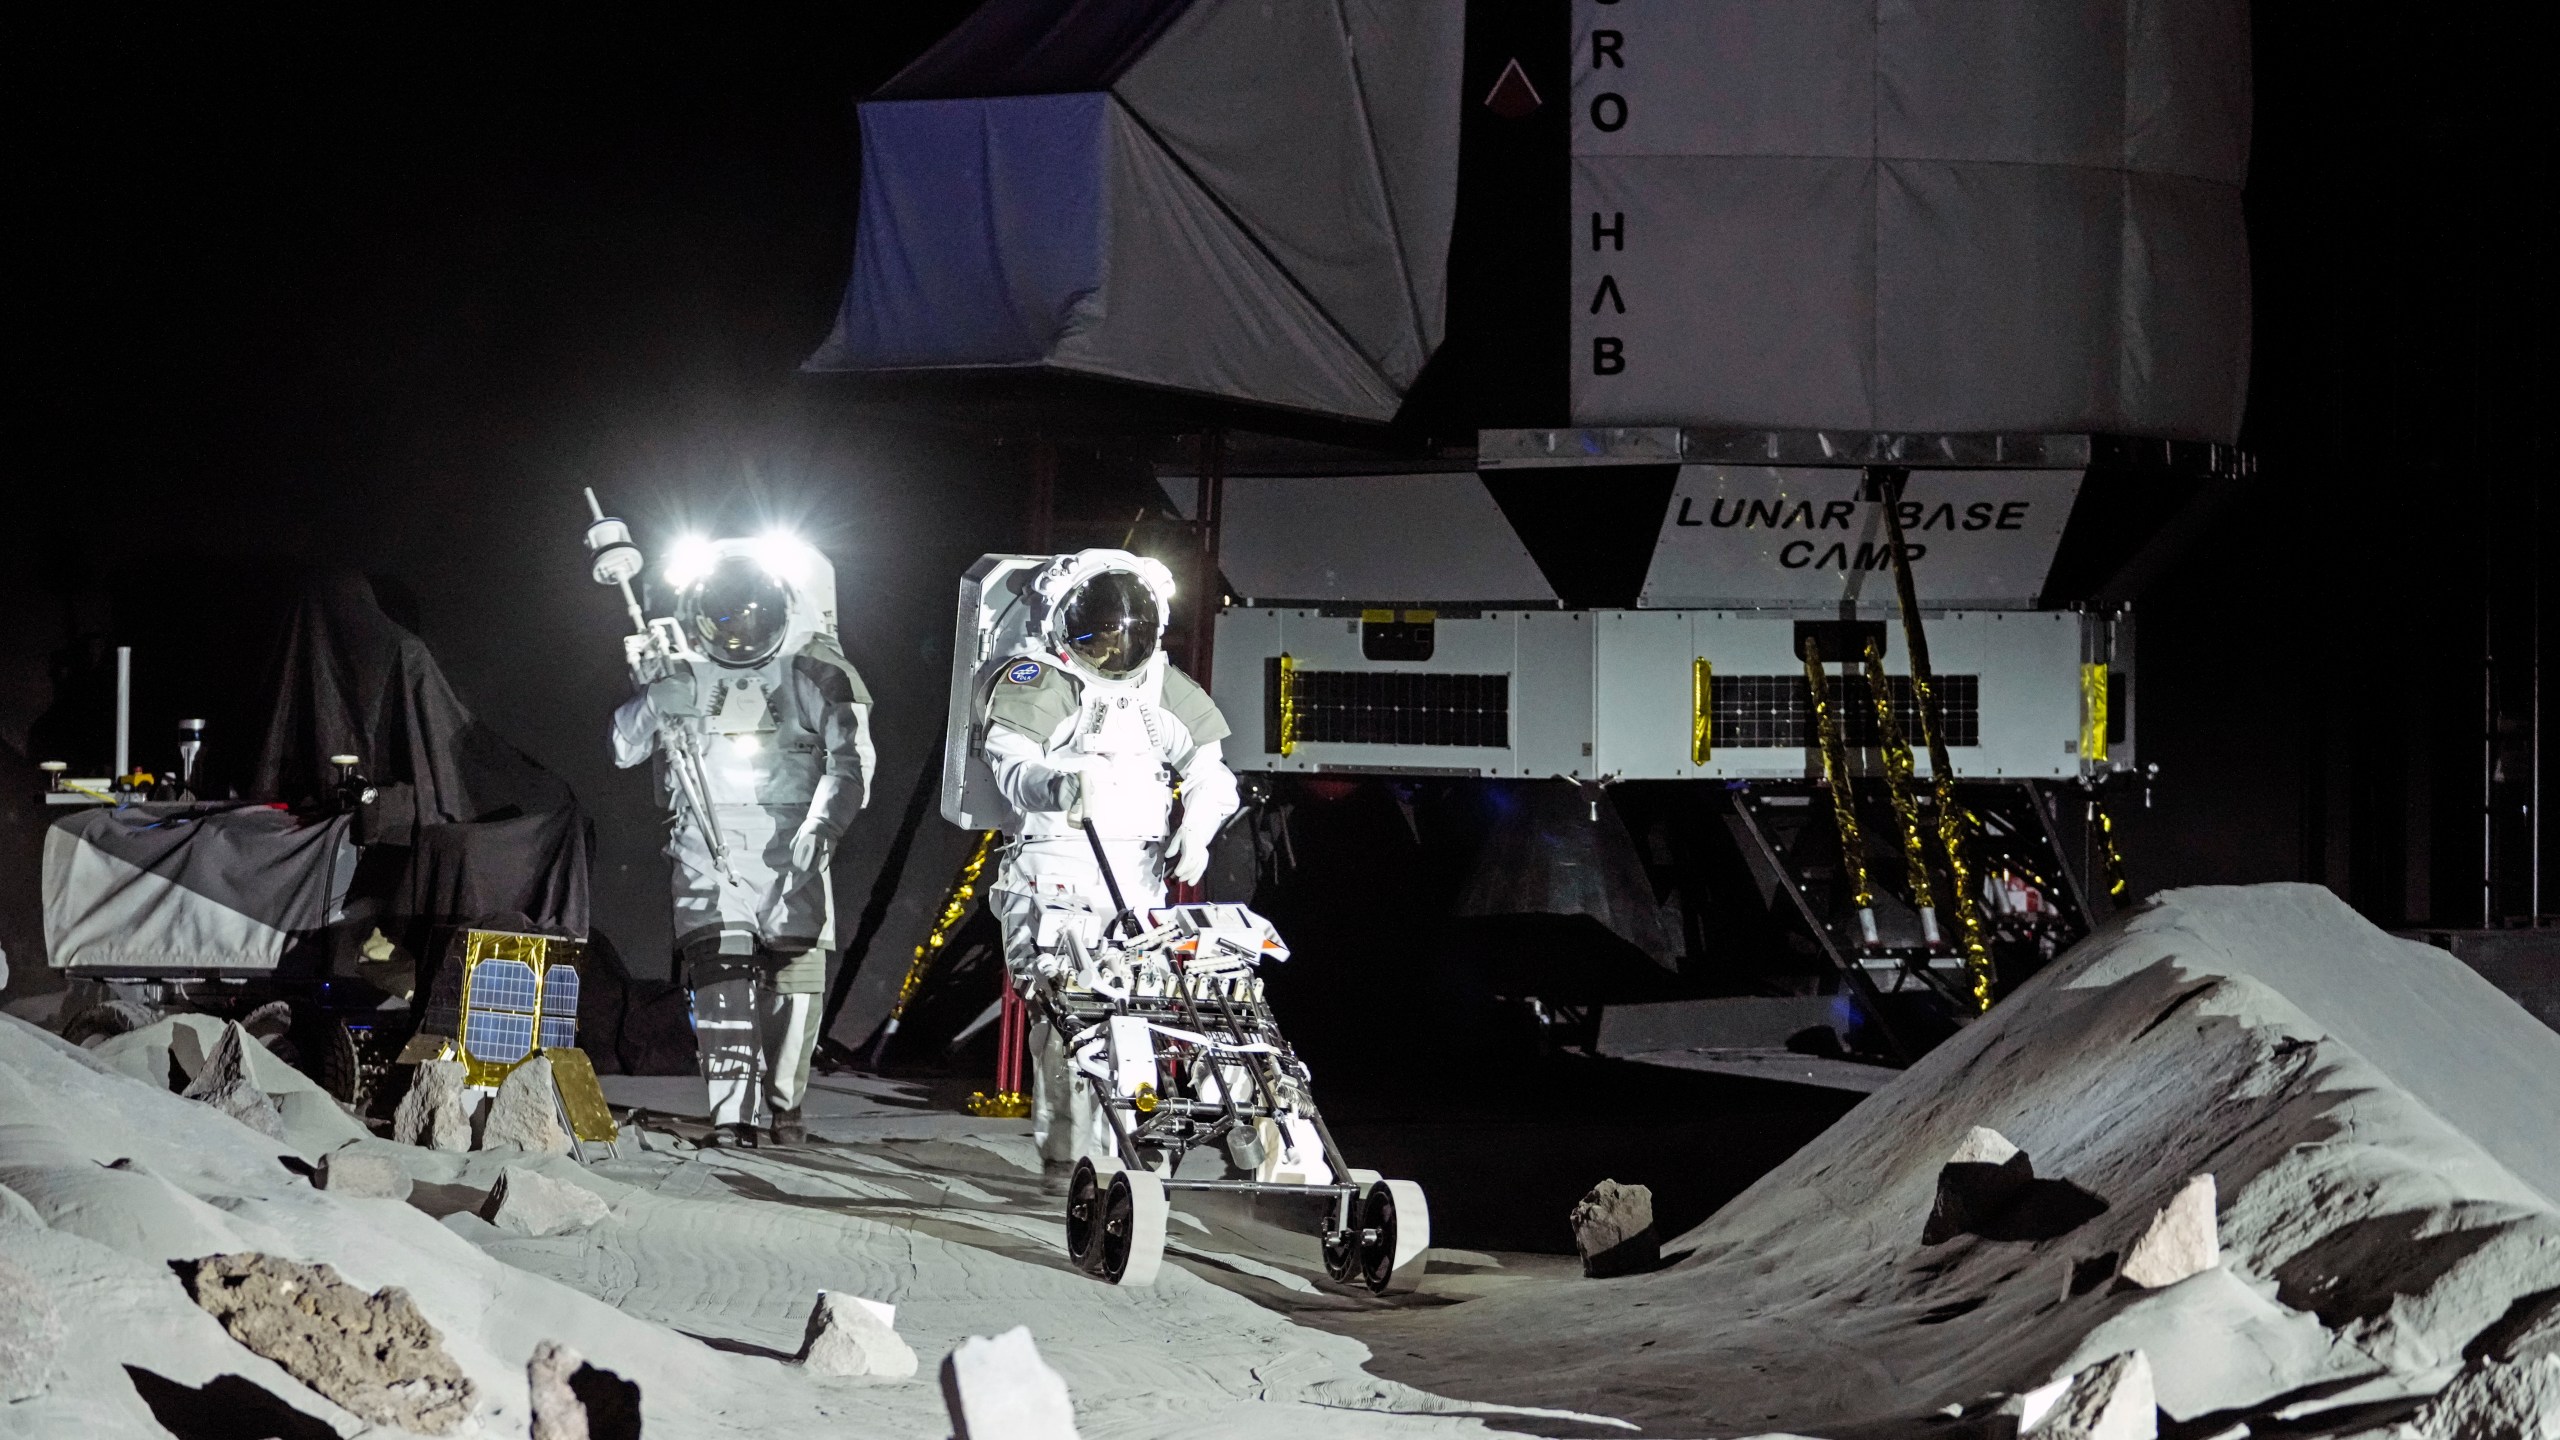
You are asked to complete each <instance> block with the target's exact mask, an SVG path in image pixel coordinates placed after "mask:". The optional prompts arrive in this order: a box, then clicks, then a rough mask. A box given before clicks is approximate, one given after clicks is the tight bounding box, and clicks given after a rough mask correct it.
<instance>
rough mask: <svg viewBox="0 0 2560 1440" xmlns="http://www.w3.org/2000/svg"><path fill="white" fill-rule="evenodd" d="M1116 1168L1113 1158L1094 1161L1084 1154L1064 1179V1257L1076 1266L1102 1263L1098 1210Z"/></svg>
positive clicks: (1100, 1215)
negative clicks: (1066, 1179)
mask: <svg viewBox="0 0 2560 1440" xmlns="http://www.w3.org/2000/svg"><path fill="white" fill-rule="evenodd" d="M1119 1168H1120V1165H1119V1162H1117V1161H1113V1160H1103V1161H1096V1160H1095V1159H1094V1158H1093V1157H1092V1156H1089V1155H1088V1156H1086V1157H1084V1158H1083V1159H1080V1160H1078V1161H1076V1173H1075V1178H1074V1179H1072V1180H1069V1181H1068V1182H1067V1258H1068V1259H1070V1260H1073V1261H1075V1262H1076V1268H1077V1269H1079V1270H1091V1269H1093V1268H1094V1267H1095V1266H1097V1265H1100V1264H1101V1263H1102V1247H1101V1245H1100V1244H1098V1243H1097V1242H1098V1241H1099V1240H1100V1239H1101V1238H1102V1218H1103V1216H1102V1212H1103V1207H1104V1206H1105V1205H1106V1204H1107V1203H1108V1202H1109V1199H1110V1197H1109V1196H1108V1195H1107V1194H1106V1193H1105V1192H1106V1191H1107V1190H1108V1189H1109V1188H1110V1185H1111V1175H1112V1172H1114V1171H1116V1170H1118V1169H1119Z"/></svg>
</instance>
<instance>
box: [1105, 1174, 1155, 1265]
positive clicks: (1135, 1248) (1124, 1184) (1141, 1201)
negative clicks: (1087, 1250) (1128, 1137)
mask: <svg viewBox="0 0 2560 1440" xmlns="http://www.w3.org/2000/svg"><path fill="white" fill-rule="evenodd" d="M1165 1214H1166V1210H1165V1198H1164V1182H1162V1181H1160V1180H1158V1179H1157V1178H1156V1177H1155V1175H1154V1173H1153V1172H1151V1171H1146V1170H1117V1171H1114V1172H1112V1175H1111V1188H1110V1189H1109V1190H1108V1191H1106V1192H1105V1193H1104V1195H1103V1202H1102V1234H1101V1236H1100V1238H1099V1239H1098V1240H1097V1241H1096V1242H1095V1246H1094V1248H1095V1249H1096V1250H1097V1251H1098V1252H1099V1254H1098V1256H1097V1261H1096V1263H1095V1265H1094V1267H1093V1269H1094V1273H1095V1274H1097V1275H1100V1276H1101V1277H1102V1278H1103V1279H1105V1280H1108V1281H1110V1282H1111V1283H1112V1284H1114V1285H1127V1286H1133V1287H1134V1286H1140V1285H1153V1284H1154V1283H1156V1271H1157V1270H1158V1269H1159V1268H1160V1267H1161V1266H1162V1265H1163V1264H1164V1223H1165Z"/></svg>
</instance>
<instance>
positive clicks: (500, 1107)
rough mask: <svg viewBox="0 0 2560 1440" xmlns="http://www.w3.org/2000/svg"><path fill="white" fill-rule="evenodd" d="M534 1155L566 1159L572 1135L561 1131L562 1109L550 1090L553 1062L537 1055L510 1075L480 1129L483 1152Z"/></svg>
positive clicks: (492, 1103) (509, 1072)
mask: <svg viewBox="0 0 2560 1440" xmlns="http://www.w3.org/2000/svg"><path fill="white" fill-rule="evenodd" d="M510 1147H512V1148H514V1149H517V1150H523V1151H528V1152H530V1153H532V1154H535V1155H566V1154H568V1153H569V1151H570V1145H569V1132H568V1131H566V1130H563V1129H561V1128H560V1107H559V1102H558V1100H557V1099H555V1098H554V1097H553V1094H552V1089H551V1061H550V1059H549V1058H548V1057H545V1056H541V1055H536V1056H534V1057H533V1058H532V1059H530V1060H527V1061H525V1062H524V1063H523V1064H521V1065H518V1066H517V1067H516V1068H514V1069H513V1070H510V1071H508V1072H507V1078H506V1079H505V1080H503V1081H500V1082H499V1084H498V1097H497V1098H496V1099H494V1100H492V1101H490V1102H489V1114H488V1118H487V1119H486V1120H485V1121H483V1122H482V1124H481V1126H480V1148H481V1149H483V1150H498V1149H505V1148H510Z"/></svg>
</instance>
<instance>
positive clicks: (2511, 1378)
mask: <svg viewBox="0 0 2560 1440" xmlns="http://www.w3.org/2000/svg"><path fill="white" fill-rule="evenodd" d="M2417 1430H2418V1433H2419V1434H2420V1435H2423V1436H2425V1437H2426V1440H2560V1355H2549V1354H2546V1355H2539V1356H2535V1357H2533V1358H2531V1359H2526V1360H2512V1361H2500V1360H2482V1361H2479V1362H2477V1363H2474V1364H2471V1365H2467V1366H2465V1367H2463V1370H2462V1373H2461V1374H2459V1375H2456V1376H2454V1377H2453V1383H2452V1384H2450V1385H2447V1386H2446V1387H2444V1390H2443V1392H2442V1393H2440V1394H2438V1395H2437V1396H2436V1398H2435V1399H2433V1400H2430V1401H2428V1402H2427V1407H2426V1408H2425V1409H2423V1410H2421V1411H2419V1412H2418V1419H2417Z"/></svg>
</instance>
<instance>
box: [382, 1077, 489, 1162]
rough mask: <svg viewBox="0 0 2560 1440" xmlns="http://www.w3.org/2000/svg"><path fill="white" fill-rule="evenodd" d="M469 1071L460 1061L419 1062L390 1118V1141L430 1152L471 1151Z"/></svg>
mask: <svg viewBox="0 0 2560 1440" xmlns="http://www.w3.org/2000/svg"><path fill="white" fill-rule="evenodd" d="M470 1076H471V1070H470V1067H468V1066H466V1065H464V1064H463V1063H462V1062H461V1061H459V1060H422V1061H419V1062H418V1073H417V1075H416V1076H415V1077H413V1078H412V1079H411V1080H410V1081H409V1093H408V1094H407V1095H405V1096H403V1097H401V1100H400V1108H399V1109H398V1110H397V1111H395V1112H393V1114H392V1117H391V1138H392V1139H394V1140H397V1141H399V1142H400V1143H401V1144H403V1145H423V1146H426V1147H427V1148H428V1149H430V1150H468V1149H470V1148H471V1104H470V1093H471V1088H470V1087H471V1081H470Z"/></svg>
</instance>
